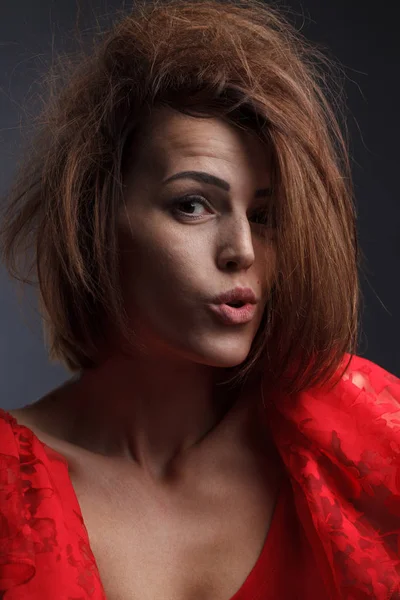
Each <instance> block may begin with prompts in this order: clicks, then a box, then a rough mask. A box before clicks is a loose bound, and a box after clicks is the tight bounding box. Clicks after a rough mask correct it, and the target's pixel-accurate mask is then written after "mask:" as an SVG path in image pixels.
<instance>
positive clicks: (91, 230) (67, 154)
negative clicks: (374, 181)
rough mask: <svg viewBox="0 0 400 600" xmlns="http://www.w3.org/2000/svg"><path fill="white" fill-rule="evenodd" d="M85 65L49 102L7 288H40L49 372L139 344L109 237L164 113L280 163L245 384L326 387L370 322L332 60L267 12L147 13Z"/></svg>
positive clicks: (21, 199)
mask: <svg viewBox="0 0 400 600" xmlns="http://www.w3.org/2000/svg"><path fill="white" fill-rule="evenodd" d="M78 58H79V61H76V62H75V63H74V62H73V61H70V62H69V63H68V68H71V70H70V71H68V82H67V84H66V85H65V84H64V85H65V87H64V88H63V89H60V90H59V91H58V92H57V93H52V94H51V96H50V98H49V99H48V100H47V101H46V104H45V108H44V110H43V112H42V114H41V115H40V120H39V123H38V124H39V131H38V132H37V135H36V137H35V139H34V143H33V144H32V145H31V146H30V147H29V155H28V156H27V157H26V158H25V160H24V161H23V163H22V166H21V167H20V169H19V172H18V177H17V178H16V180H15V183H14V186H13V187H12V190H11V192H10V193H9V203H8V206H7V208H6V211H5V214H4V221H3V227H2V232H1V235H2V237H1V247H2V257H3V260H4V262H5V263H6V264H7V266H8V268H9V271H10V273H11V275H12V276H14V277H16V278H17V279H20V280H22V281H28V282H30V281H31V280H30V279H29V277H30V275H31V274H32V273H33V272H34V273H36V275H37V279H38V283H39V292H40V302H41V308H42V312H43V317H44V323H45V325H44V326H45V332H46V337H47V343H48V346H49V354H50V358H52V359H57V360H60V361H62V362H63V363H64V364H65V365H66V366H67V367H68V368H69V369H70V370H72V371H74V370H79V369H81V368H88V367H91V366H93V365H95V364H96V360H98V351H99V343H100V342H101V341H102V340H103V341H104V336H105V329H106V324H107V323H113V324H115V325H116V326H118V327H120V328H121V331H128V329H127V322H126V315H125V313H124V309H123V304H122V299H121V289H120V285H119V277H118V239H117V233H116V230H115V227H114V226H113V224H114V223H115V218H116V210H117V208H118V207H119V206H120V205H121V202H123V195H124V173H125V172H126V170H127V169H129V164H130V163H129V161H130V160H134V156H135V149H136V148H137V143H138V139H139V138H138V133H139V129H140V125H141V124H142V123H143V121H144V120H145V118H146V116H147V115H148V114H150V113H151V110H152V108H153V107H156V106H162V105H164V106H171V107H172V108H174V109H176V110H178V111H181V112H186V113H188V114H192V115H193V116H198V117H199V118H200V117H201V116H203V115H204V116H219V117H220V118H224V119H227V120H228V121H229V122H230V123H232V124H234V125H236V126H240V127H243V128H245V129H249V130H252V131H253V132H254V131H255V132H256V133H257V135H258V136H259V138H260V139H261V140H263V141H265V143H268V144H269V145H270V146H271V148H272V151H273V157H274V160H273V162H274V167H273V171H274V172H273V197H272V203H273V207H274V215H275V217H274V218H275V225H276V244H277V252H278V271H277V276H276V282H275V284H274V286H273V289H272V292H271V297H270V301H269V303H268V307H267V309H266V312H265V314H264V318H263V321H262V323H261V326H260V328H259V331H258V333H257V335H256V338H255V340H254V342H253V345H252V349H251V351H250V353H249V356H248V357H247V360H246V361H245V362H244V363H243V364H242V365H240V368H239V369H238V370H237V373H236V378H237V379H238V380H239V379H242V378H244V377H245V376H246V375H247V374H248V373H250V372H252V371H253V370H255V369H256V368H257V365H260V364H261V365H262V368H263V369H264V371H265V372H266V373H268V374H269V376H270V378H271V382H274V381H275V382H280V383H281V384H282V385H283V386H284V387H286V389H287V390H289V391H292V392H294V391H298V390H301V389H306V388H307V387H310V386H311V385H316V384H321V383H326V382H328V381H329V380H330V378H331V377H332V375H334V374H335V373H336V372H337V370H338V367H339V366H340V363H341V361H342V359H343V356H344V353H345V352H350V353H354V352H355V348H356V344H357V333H358V310H359V306H358V304H359V285H358V272H357V267H358V249H357V238H356V228H355V210H354V206H353V201H352V189H351V179H350V166H349V159H348V153H347V150H346V142H345V139H344V136H343V134H342V133H341V129H340V127H339V124H338V120H337V116H335V111H334V110H333V108H332V106H331V105H332V102H329V100H328V98H329V93H330V92H329V89H330V90H331V93H332V91H333V94H332V95H333V99H334V104H335V106H336V105H337V98H338V88H337V85H336V83H335V81H336V80H334V79H332V81H331V83H330V85H331V87H330V88H329V89H328V90H326V89H325V83H324V82H325V80H326V76H327V74H328V72H329V73H330V72H331V71H332V63H331V61H330V60H328V59H326V58H324V56H323V55H321V53H320V52H319V51H317V50H315V49H313V48H312V47H311V46H310V45H309V44H308V43H307V42H306V41H305V40H304V38H303V37H302V36H301V35H300V34H299V33H298V32H297V31H296V30H295V28H294V27H293V26H292V25H291V24H290V23H289V22H288V21H287V20H286V18H285V17H284V16H283V15H282V13H281V12H278V11H277V10H276V9H272V8H271V7H269V6H267V5H266V4H264V3H263V2H261V1H258V0H243V1H239V2H237V1H234V0H225V1H223V0H198V1H196V0H191V1H190V0H167V1H154V0H153V1H152V2H148V1H147V2H144V1H143V0H142V2H139V3H136V5H135V7H134V9H133V10H132V12H130V13H129V14H127V15H122V16H121V18H120V19H118V20H117V22H116V23H115V24H114V25H113V26H112V27H111V29H109V30H108V31H107V32H106V33H105V34H104V35H102V36H101V38H100V41H97V42H95V43H94V44H93V48H91V49H90V52H88V53H86V55H84V56H79V57H78ZM61 62H62V64H60V66H61V67H65V66H66V65H67V62H66V60H63V61H61ZM332 86H333V87H332ZM135 144H136V146H135ZM30 247H32V248H33V255H31V258H32V262H31V264H30V266H29V267H28V273H27V274H26V275H24V276H21V273H22V272H25V270H24V269H23V268H22V266H21V264H20V263H19V257H20V256H21V255H23V256H25V257H27V256H28V249H29V248H30ZM346 366H347V365H346Z"/></svg>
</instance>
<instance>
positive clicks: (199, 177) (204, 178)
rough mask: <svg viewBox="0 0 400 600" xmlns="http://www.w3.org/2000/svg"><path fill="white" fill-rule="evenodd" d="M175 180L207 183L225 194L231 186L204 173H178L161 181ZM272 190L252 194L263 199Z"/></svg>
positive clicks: (223, 180) (218, 178) (266, 189)
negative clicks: (192, 180)
mask: <svg viewBox="0 0 400 600" xmlns="http://www.w3.org/2000/svg"><path fill="white" fill-rule="evenodd" d="M175 179H194V180H195V181H199V182H200V183H208V184H210V185H215V186H217V187H219V188H221V189H223V190H225V191H226V192H229V190H230V189H231V186H230V185H229V183H228V182H227V181H225V179H221V178H220V177H216V175H211V173H205V172H204V171H181V172H180V173H175V175H171V177H168V178H167V179H164V180H163V183H169V182H170V181H174V180H175ZM271 193H272V190H271V188H264V189H261V190H257V191H256V193H255V194H254V197H255V198H265V197H267V196H271Z"/></svg>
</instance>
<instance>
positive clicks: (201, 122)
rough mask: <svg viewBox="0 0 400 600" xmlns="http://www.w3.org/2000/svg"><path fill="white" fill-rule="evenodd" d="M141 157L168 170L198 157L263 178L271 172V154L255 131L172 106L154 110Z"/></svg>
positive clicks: (200, 159) (145, 135) (145, 131)
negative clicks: (194, 115) (198, 115)
mask: <svg viewBox="0 0 400 600" xmlns="http://www.w3.org/2000/svg"><path fill="white" fill-rule="evenodd" d="M141 140H142V143H141V144H140V155H141V159H142V160H144V161H145V162H148V161H150V162H151V163H153V166H154V165H155V163H158V164H159V166H161V165H162V166H163V167H164V169H163V170H165V169H168V168H169V167H170V166H172V167H173V166H175V165H176V166H178V163H179V164H181V163H188V162H191V159H197V161H202V162H203V163H207V162H209V161H210V160H214V161H215V160H217V161H218V162H219V164H220V165H221V168H223V166H226V167H227V168H229V167H231V169H233V170H234V171H236V170H237V169H239V170H243V169H245V170H247V171H248V172H251V173H252V175H257V176H258V177H260V176H261V175H262V174H267V172H268V171H269V165H270V158H271V154H270V151H269V150H268V148H267V147H266V145H265V144H263V143H262V142H261V140H259V139H258V138H257V136H256V135H255V134H253V133H251V132H248V131H244V130H241V129H239V128H237V127H234V126H233V125H232V124H230V123H227V122H225V121H223V120H222V119H219V118H196V117H191V116H189V115H184V114H182V113H179V112H178V111H175V110H173V109H170V108H166V107H165V108H164V107H163V108H159V109H156V110H154V112H153V114H152V116H151V118H150V119H149V120H148V122H147V123H146V126H145V127H144V129H143V132H142V135H141Z"/></svg>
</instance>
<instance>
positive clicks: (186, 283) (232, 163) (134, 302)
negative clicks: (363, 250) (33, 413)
mask: <svg viewBox="0 0 400 600" xmlns="http://www.w3.org/2000/svg"><path fill="white" fill-rule="evenodd" d="M133 154H134V156H133V157H132V165H131V167H130V169H129V172H128V175H127V178H126V194H125V202H124V205H123V206H121V210H120V213H119V215H118V222H117V227H118V232H119V239H120V244H121V278H122V286H123V292H124V301H125V305H126V307H127V311H128V314H129V318H130V322H131V324H132V327H133V329H134V331H135V333H136V339H137V341H138V343H137V345H135V346H134V347H132V348H130V356H129V357H124V356H122V355H121V353H120V352H119V351H118V345H117V344H116V343H115V344H114V345H113V346H112V347H111V346H110V348H108V349H107V359H106V360H104V361H103V362H102V363H101V364H100V365H99V366H98V367H97V368H96V369H93V370H88V371H83V372H82V374H81V375H80V376H79V377H78V378H76V379H73V380H71V381H70V382H68V383H67V384H66V385H64V386H62V387H61V388H59V389H58V390H56V391H55V392H53V393H52V394H50V395H49V397H46V398H44V399H42V400H41V401H40V402H39V405H40V407H41V411H42V415H44V414H45V415H47V416H46V419H47V420H48V423H50V419H52V422H51V425H48V427H50V426H51V428H52V430H53V431H54V430H57V435H58V436H59V437H60V438H63V439H65V440H67V441H68V442H70V443H73V444H76V445H77V446H79V447H82V448H85V449H86V450H88V451H90V452H93V453H98V454H101V455H103V456H107V457H112V458H113V459H114V460H123V461H127V463H128V464H129V462H130V463H131V464H132V465H134V466H135V468H136V469H139V470H140V472H141V473H142V475H143V476H144V477H147V478H148V479H150V480H152V481H165V480H166V479H167V476H168V473H170V472H171V470H174V472H175V473H176V474H182V477H183V473H185V468H186V467H188V465H189V464H190V461H191V460H194V457H196V460H197V458H198V456H199V453H203V456H209V457H211V456H212V454H213V452H211V449H213V450H215V449H216V446H218V447H219V448H221V447H222V446H224V445H225V446H226V444H230V443H231V444H232V445H234V444H235V443H236V445H237V443H238V440H239V439H242V440H244V442H243V443H245V444H246V443H249V444H250V443H251V442H250V440H253V441H254V439H255V438H256V436H254V431H255V429H254V427H255V421H256V420H257V419H256V417H255V415H256V412H255V406H254V403H251V401H250V400H249V398H250V397H253V396H254V394H253V395H252V393H251V392H252V390H251V389H250V388H248V389H245V390H242V391H241V393H240V396H238V394H237V393H236V392H232V391H229V390H227V389H226V388H224V387H223V386H219V385H218V383H220V382H221V381H222V380H223V376H224V374H225V373H226V369H229V368H231V367H235V366H238V365H240V364H241V363H242V362H243V361H244V360H245V359H246V357H247V355H248V353H249V351H250V348H251V345H252V342H253V339H254V337H255V334H256V332H257V329H258V327H259V324H260V321H261V318H262V315H263V311H264V308H265V304H266V302H267V300H268V296H269V292H270V289H271V286H272V283H273V278H274V274H275V269H276V250H275V244H274V239H273V237H272V234H271V235H269V234H268V232H267V234H268V235H267V236H265V233H266V232H265V225H262V224H260V223H259V222H257V217H258V218H259V216H260V211H261V210H263V209H264V208H265V206H266V205H267V203H268V197H266V198H261V197H260V198H255V193H256V190H260V189H267V188H269V186H270V175H269V172H270V169H269V165H270V154H269V152H268V150H267V148H266V147H265V146H264V145H263V144H262V143H261V142H260V141H259V140H258V139H257V138H256V137H255V136H254V135H253V134H250V133H248V132H244V131H242V130H239V129H238V128H235V127H233V126H232V125H230V124H228V123H226V122H224V121H222V120H221V119H215V118H212V119H196V118H193V117H189V116H186V115H182V114H180V113H178V112H176V111H173V110H172V109H169V108H165V107H164V108H159V109H157V110H156V111H155V112H154V114H153V116H152V118H151V120H150V121H149V122H148V123H147V126H146V129H145V132H144V135H143V143H141V144H140V145H138V150H137V151H136V153H133ZM183 171H201V172H206V173H209V174H211V175H215V176H217V177H220V178H222V179H224V180H225V181H226V182H228V183H229V185H230V191H226V190H222V189H220V188H219V187H217V186H215V185H212V184H210V183H200V182H197V181H194V180H192V179H189V178H185V179H176V180H175V181H171V182H169V183H165V180H166V179H168V178H170V177H171V176H173V175H175V174H177V173H179V172H183ZM186 194H190V195H195V196H196V198H193V197H192V198H190V199H189V201H188V200H187V199H186V200H185V203H184V204H182V202H183V200H180V201H178V200H175V201H174V199H178V198H181V197H182V196H184V195H186ZM198 197H200V198H198ZM202 198H204V199H206V200H207V201H208V202H209V205H210V206H209V207H207V206H203V205H202V204H201V203H200V202H199V199H200V200H201V199H202ZM193 201H194V202H193ZM174 202H175V204H174ZM178 202H179V203H178ZM191 215H192V216H191ZM193 215H194V216H195V218H193ZM236 286H244V287H250V288H252V289H253V291H254V292H255V295H256V297H257V299H258V300H259V302H258V304H257V311H256V315H255V318H254V319H253V320H252V321H251V322H250V323H247V324H243V325H229V326H227V325H224V324H221V323H219V322H218V321H217V320H216V318H215V316H214V315H213V314H212V313H211V311H210V310H209V308H208V306H207V304H208V303H209V302H210V300H211V299H212V298H213V297H214V296H215V295H217V294H220V293H222V292H225V291H228V290H230V289H231V288H234V287H236ZM253 391H254V390H253ZM246 399H247V402H246ZM55 406H57V415H58V417H57V419H55V418H54V417H51V416H49V415H51V414H52V412H53V414H54V409H53V408H52V407H55ZM232 406H233V407H234V408H233V409H232ZM37 408H38V407H37ZM45 428H46V427H45V426H44V425H43V422H42V429H45ZM177 476H178V475H177Z"/></svg>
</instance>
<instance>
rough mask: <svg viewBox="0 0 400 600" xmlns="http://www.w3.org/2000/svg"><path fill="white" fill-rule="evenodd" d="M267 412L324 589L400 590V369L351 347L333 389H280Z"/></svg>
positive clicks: (379, 594)
mask: <svg viewBox="0 0 400 600" xmlns="http://www.w3.org/2000/svg"><path fill="white" fill-rule="evenodd" d="M349 358H350V356H349V355H345V357H344V360H345V361H346V362H347V360H348V359H349ZM266 393H267V391H265V395H266ZM267 414H268V420H269V427H270V428H271V432H272V434H273V436H274V439H275V442H276V445H277V447H278V449H279V452H280V454H281V457H282V459H283V461H284V463H285V465H286V467H287V470H288V472H289V474H290V477H291V480H292V485H293V489H294V492H295V502H296V506H297V511H298V514H299V516H300V519H301V521H302V523H303V526H304V527H305V529H306V531H307V535H308V538H309V540H310V543H311V544H312V546H313V550H314V554H315V557H316V559H317V560H318V563H319V569H320V572H321V574H322V575H323V577H324V580H325V584H326V586H327V590H330V592H329V593H330V596H328V593H327V597H330V598H333V599H336V598H341V599H348V600H361V599H364V598H365V599H367V598H375V599H376V600H389V599H391V600H395V599H399V598H400V379H398V378H397V377H395V376H394V375H392V374H390V373H388V372H387V371H385V370H384V369H383V368H382V367H380V366H379V365H377V364H375V363H373V362H371V361H369V360H367V359H365V358H362V357H359V356H356V355H353V356H352V360H351V363H350V366H349V367H348V369H347V370H346V373H345V375H344V376H343V377H342V378H341V379H340V381H339V383H338V384H337V385H336V387H335V388H334V389H333V390H332V391H329V392H327V391H326V390H324V389H323V388H318V389H316V388H313V389H311V390H309V391H306V392H302V393H301V394H297V395H296V396H294V397H289V396H287V395H286V396H285V395H284V394H278V395H276V396H274V397H273V399H272V400H271V403H270V405H269V407H267Z"/></svg>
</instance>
